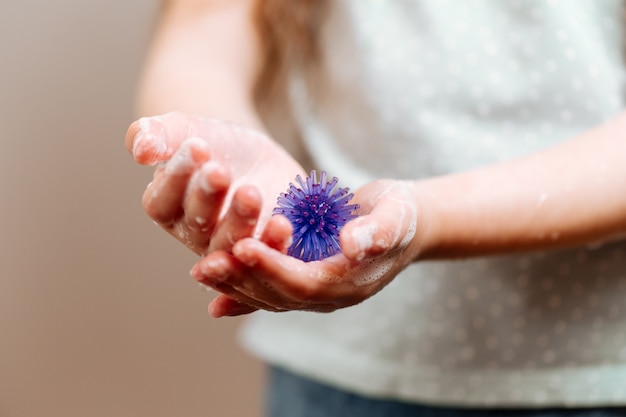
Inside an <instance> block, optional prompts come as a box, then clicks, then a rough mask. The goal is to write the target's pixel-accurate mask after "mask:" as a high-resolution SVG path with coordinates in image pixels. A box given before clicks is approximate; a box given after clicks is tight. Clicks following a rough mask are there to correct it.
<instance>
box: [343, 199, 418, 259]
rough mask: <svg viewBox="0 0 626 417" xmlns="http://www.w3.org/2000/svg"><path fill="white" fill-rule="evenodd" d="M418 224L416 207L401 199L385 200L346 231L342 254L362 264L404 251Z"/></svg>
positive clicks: (353, 221) (344, 231)
mask: <svg viewBox="0 0 626 417" xmlns="http://www.w3.org/2000/svg"><path fill="white" fill-rule="evenodd" d="M416 222H417V211H416V209H415V208H414V207H412V206H410V205H409V204H407V203H406V202H404V201H399V200H398V199H393V198H382V199H381V200H380V201H379V202H378V203H377V204H376V205H375V206H374V207H373V209H372V211H371V212H370V213H369V214H366V215H363V216H361V217H358V218H356V219H354V220H352V221H350V222H348V223H347V224H346V225H345V226H344V227H343V229H342V230H341V234H340V236H339V238H340V242H341V251H342V252H343V254H344V255H345V256H346V257H347V258H348V259H351V260H355V261H362V260H363V259H366V258H370V257H374V256H379V255H382V254H385V253H387V252H389V251H392V250H395V249H398V248H400V247H405V246H406V245H408V244H409V243H410V241H411V239H412V238H413V235H414V234H415V226H416Z"/></svg>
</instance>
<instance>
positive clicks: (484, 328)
mask: <svg viewBox="0 0 626 417" xmlns="http://www.w3.org/2000/svg"><path fill="white" fill-rule="evenodd" d="M331 4H332V5H333V8H332V10H331V13H330V16H329V19H328V22H327V26H326V28H325V32H324V39H323V46H324V47H325V51H326V53H325V56H324V59H323V61H322V65H321V66H320V68H318V69H316V70H314V71H311V73H310V74H308V79H312V80H314V83H315V88H307V87H306V84H305V83H303V82H298V81H297V80H296V81H294V83H293V88H292V92H293V94H292V99H293V105H294V107H295V114H296V119H297V122H298V124H299V126H300V128H301V131H302V134H303V140H304V143H305V145H306V146H307V149H308V151H309V153H310V155H311V157H312V158H313V160H314V162H315V165H316V166H317V167H319V168H321V169H325V170H327V171H329V173H331V174H332V175H336V176H338V177H339V178H341V181H342V184H345V185H349V186H351V187H356V186H359V185H361V184H363V183H365V182H367V181H371V180H374V179H379V178H385V177H387V178H410V179H415V178H424V177H429V176H434V175H441V174H446V173H451V172H458V171H463V170H466V169H471V168H474V167H477V166H481V165H484V164H489V163H495V162H500V161H504V160H507V159H510V158H513V157H516V156H520V155H524V154H528V153H531V152H534V151H538V150H541V149H543V148H545V147H547V146H550V145H553V144H556V143H558V142H560V141H563V140H567V139H569V138H571V137H573V136H575V135H577V134H579V133H581V132H584V131H585V130H588V129H590V128H592V127H594V126H597V125H599V124H601V123H603V122H605V121H606V120H608V119H609V118H611V117H614V116H615V115H617V114H618V113H619V112H620V111H622V108H623V107H624V94H623V93H624V81H625V77H624V75H625V72H624V64H623V56H622V52H623V49H624V43H623V29H624V24H625V22H624V21H623V19H624V18H623V16H624V14H623V10H622V2H621V1H616V0H577V1H575V2H574V1H567V0H553V1H548V0H545V1H544V0H541V1H540V0H506V1H505V0H469V1H462V2H461V1H451V0H450V1H444V0H432V1H416V0H405V1H404V0H389V1H384V0H359V1H351V0H343V1H339V0H337V1H335V2H331ZM625 137H626V133H625ZM511 186H512V187H514V186H515V184H511ZM243 336H244V342H245V344H246V345H247V346H248V347H249V348H250V349H251V350H252V351H253V352H255V353H256V354H258V355H260V356H261V357H262V358H264V359H266V360H268V361H270V362H272V363H276V364H279V365H282V366H286V367H288V368H290V369H291V370H293V371H295V372H299V373H301V374H303V375H306V376H309V377H311V378H315V379H318V380H321V381H324V382H327V383H330V384H333V385H336V386H338V387H342V388H345V389H348V390H352V391H354V392H357V393H361V394H366V395H372V396H377V397H392V398H398V399H404V400H409V401H417V402H425V403H434V404H454V405H461V406H463V405H465V406H529V407H535V406H550V405H568V406H588V405H615V404H619V405H626V244H625V243H623V242H618V243H613V244H606V245H603V246H599V247H581V248H577V249H573V250H563V251H553V252H546V253H533V254H528V255H520V256H517V255H516V256H500V257H490V258H480V259H472V260H464V261H449V262H422V263H416V264H413V265H411V266H410V267H409V268H408V269H407V270H406V271H404V272H403V273H402V274H401V275H400V276H398V277H397V278H396V279H395V280H394V281H393V282H392V283H391V284H390V285H389V286H388V287H386V288H385V289H384V290H383V291H381V292H380V293H379V294H377V295H376V296H374V297H372V298H371V299H369V300H367V301H366V302H364V303H362V304H360V305H358V306H355V307H352V308H347V309H344V310H340V311H337V312H335V313H332V314H328V315H321V314H312V313H299V312H294V313H286V314H265V313H260V314H256V315H255V316H254V317H253V318H252V319H251V320H250V322H249V323H248V325H247V326H246V328H245V331H244V334H243Z"/></svg>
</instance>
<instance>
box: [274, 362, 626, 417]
mask: <svg viewBox="0 0 626 417" xmlns="http://www.w3.org/2000/svg"><path fill="white" fill-rule="evenodd" d="M266 403H267V410H266V416H267V417H508V416H513V417H617V416H626V408H622V407H619V408H579V409H565V408H547V409H489V410H487V409H471V408H469V409H462V408H447V407H430V406H423V405H417V404H413V403H405V402H401V401H390V400H380V399H374V398H368V397H362V396H359V395H355V394H352V393H350V392H346V391H342V390H339V389H336V388H333V387H329V386H326V385H323V384H320V383H318V382H314V381H311V380H309V379H306V378H302V377H300V376H297V375H294V374H292V373H289V372H286V371H284V370H282V369H280V368H276V367H273V368H270V370H269V386H268V393H267V399H266Z"/></svg>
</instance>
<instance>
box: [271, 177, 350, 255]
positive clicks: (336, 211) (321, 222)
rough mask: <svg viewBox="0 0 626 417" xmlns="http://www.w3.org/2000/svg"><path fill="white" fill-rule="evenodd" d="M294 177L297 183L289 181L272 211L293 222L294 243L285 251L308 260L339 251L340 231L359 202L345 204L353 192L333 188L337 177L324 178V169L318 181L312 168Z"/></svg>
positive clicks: (335, 185) (346, 189)
mask: <svg viewBox="0 0 626 417" xmlns="http://www.w3.org/2000/svg"><path fill="white" fill-rule="evenodd" d="M296 181H297V183H298V184H299V185H300V187H297V186H296V185H294V184H293V183H290V184H289V190H287V192H286V193H281V194H280V197H278V201H277V203H278V207H276V208H275V209H274V211H273V213H274V214H282V215H284V216H285V217H287V218H288V219H289V221H290V222H291V224H292V226H293V243H292V244H291V246H290V247H289V249H288V251H287V254H289V255H291V256H294V257H296V258H299V259H302V260H303V261H305V262H310V261H318V260H320V259H324V258H327V257H329V256H332V255H334V254H336V253H338V252H339V251H340V250H341V249H340V247H339V231H340V230H341V228H342V227H343V226H344V225H345V224H346V223H347V222H348V221H349V220H352V219H354V218H356V217H357V215H356V214H353V212H354V211H355V210H357V209H358V208H359V205H358V204H348V202H349V201H350V200H351V199H352V197H353V196H354V194H352V193H350V192H349V189H348V188H336V187H337V182H338V179H337V177H333V179H332V180H331V181H328V182H327V181H326V172H324V171H322V173H321V175H320V181H319V182H317V173H316V172H315V171H311V175H310V176H309V177H307V178H306V179H305V180H302V177H300V175H298V176H297V177H296Z"/></svg>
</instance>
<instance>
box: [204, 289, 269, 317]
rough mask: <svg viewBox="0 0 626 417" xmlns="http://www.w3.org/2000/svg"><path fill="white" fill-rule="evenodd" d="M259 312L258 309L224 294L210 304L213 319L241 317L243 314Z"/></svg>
mask: <svg viewBox="0 0 626 417" xmlns="http://www.w3.org/2000/svg"><path fill="white" fill-rule="evenodd" d="M257 310H258V308H256V307H254V306H251V305H248V304H244V303H241V302H239V301H237V300H233V299H232V298H230V297H228V296H227V295H223V294H221V295H219V296H217V297H216V298H214V299H213V301H211V303H210V304H209V314H210V315H211V317H213V318H220V317H224V316H230V317H234V316H241V315H243V314H249V313H253V312H255V311H257Z"/></svg>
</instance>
